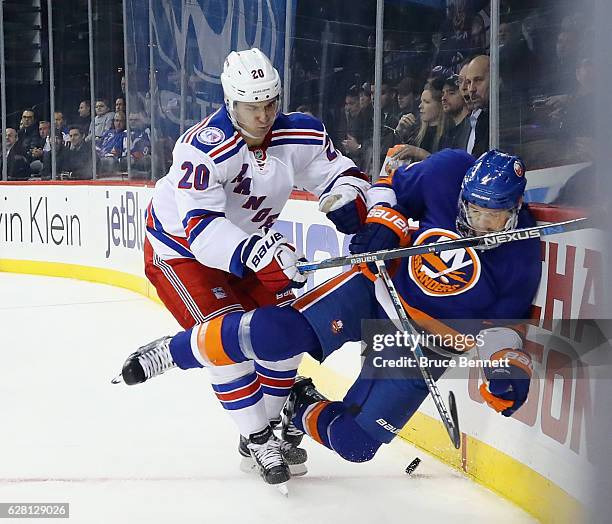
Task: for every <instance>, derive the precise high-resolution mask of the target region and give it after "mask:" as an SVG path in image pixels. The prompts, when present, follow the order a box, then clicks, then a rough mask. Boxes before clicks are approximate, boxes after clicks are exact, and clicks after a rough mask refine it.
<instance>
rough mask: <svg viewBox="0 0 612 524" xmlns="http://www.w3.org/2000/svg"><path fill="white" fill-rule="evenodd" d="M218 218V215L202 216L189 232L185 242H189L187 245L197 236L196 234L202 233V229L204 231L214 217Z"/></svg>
mask: <svg viewBox="0 0 612 524" xmlns="http://www.w3.org/2000/svg"><path fill="white" fill-rule="evenodd" d="M217 218H219V215H215V216H208V217H205V218H203V219H202V220H200V222H199V224H198V225H197V226H195V227H194V228H193V229H192V230H191V232H190V233H189V237H188V238H187V242H189V245H191V244H192V243H193V242H194V241H195V239H196V238H198V235H199V234H200V233H202V231H204V229H206V227H207V226H208V225H209V224H210V223H211V222H212V221H213V220H215V219H217Z"/></svg>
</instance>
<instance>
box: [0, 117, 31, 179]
mask: <svg viewBox="0 0 612 524" xmlns="http://www.w3.org/2000/svg"><path fill="white" fill-rule="evenodd" d="M5 142H6V158H0V160H1V162H0V169H1V168H2V164H4V162H6V175H7V179H8V180H27V179H28V178H29V177H30V169H29V165H28V162H27V161H26V159H25V157H24V156H23V150H22V149H21V146H20V145H19V141H18V140H17V131H16V130H15V129H13V128H12V127H7V128H6V137H5ZM0 172H1V171H0Z"/></svg>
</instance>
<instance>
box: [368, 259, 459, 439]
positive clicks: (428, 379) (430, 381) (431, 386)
mask: <svg viewBox="0 0 612 524" xmlns="http://www.w3.org/2000/svg"><path fill="white" fill-rule="evenodd" d="M376 267H377V269H378V274H379V276H380V277H381V278H382V281H383V283H384V284H385V287H386V288H387V292H388V293H389V297H390V298H391V302H392V303H393V307H394V308H395V311H396V313H397V316H398V317H399V321H400V323H401V325H402V327H403V328H404V330H405V331H406V332H408V333H409V334H410V335H411V337H410V338H411V340H412V348H411V349H412V352H413V354H414V357H415V359H416V365H417V367H418V368H419V371H420V372H421V375H422V376H423V380H424V381H425V384H426V385H427V389H428V390H429V394H430V395H431V398H432V399H433V401H434V404H435V406H436V409H437V410H438V414H439V415H440V419H441V420H442V423H443V424H444V427H445V428H446V431H447V433H448V436H449V437H450V439H451V441H452V443H453V445H454V446H455V448H456V449H459V448H460V447H461V432H460V431H459V418H458V416H457V408H456V404H455V397H454V395H453V394H452V392H451V394H450V395H449V402H450V409H447V408H446V405H445V404H444V400H442V396H441V395H440V390H439V389H438V385H437V384H436V381H435V380H434V378H433V376H432V374H431V372H430V371H429V369H428V368H427V367H424V366H422V365H421V359H422V358H424V357H425V354H424V353H423V349H422V348H421V346H420V344H419V343H418V342H417V340H418V336H419V335H418V333H417V332H416V330H415V329H414V327H413V326H412V324H411V323H410V320H409V319H408V315H407V313H406V310H405V309H404V306H403V305H402V302H401V300H400V298H399V295H398V293H397V290H396V289H395V285H394V284H393V280H391V277H390V276H389V272H388V271H387V268H386V267H385V263H384V262H383V261H381V260H378V261H376Z"/></svg>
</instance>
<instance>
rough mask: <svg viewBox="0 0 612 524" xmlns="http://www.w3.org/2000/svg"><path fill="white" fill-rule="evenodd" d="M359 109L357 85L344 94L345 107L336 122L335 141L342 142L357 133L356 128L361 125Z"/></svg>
mask: <svg viewBox="0 0 612 524" xmlns="http://www.w3.org/2000/svg"><path fill="white" fill-rule="evenodd" d="M359 111H360V106H359V91H358V89H357V87H356V86H351V87H350V88H349V90H348V91H347V92H346V95H345V96H344V107H343V108H342V111H341V112H340V116H339V118H338V121H337V123H336V135H335V137H334V138H335V140H334V143H336V144H340V143H341V142H342V141H343V140H345V139H346V137H347V135H349V134H352V135H354V134H355V129H356V128H357V127H358V126H359V125H360V120H359Z"/></svg>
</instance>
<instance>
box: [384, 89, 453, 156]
mask: <svg viewBox="0 0 612 524" xmlns="http://www.w3.org/2000/svg"><path fill="white" fill-rule="evenodd" d="M442 85H443V81H440V80H434V81H433V82H431V83H429V84H426V85H425V88H424V89H423V92H422V94H421V103H420V104H419V114H420V118H421V126H420V129H419V131H418V133H417V134H416V136H415V137H414V139H412V140H411V141H410V142H409V143H408V144H406V145H404V146H403V147H402V149H401V150H398V152H397V153H396V155H395V156H396V158H397V159H398V160H405V159H407V158H410V159H412V160H413V161H419V160H424V159H425V158H427V157H428V156H429V155H431V153H435V152H436V151H438V150H439V149H440V139H441V138H442V136H443V135H444V131H445V125H444V122H445V118H444V112H443V111H442Z"/></svg>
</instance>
